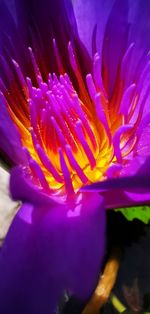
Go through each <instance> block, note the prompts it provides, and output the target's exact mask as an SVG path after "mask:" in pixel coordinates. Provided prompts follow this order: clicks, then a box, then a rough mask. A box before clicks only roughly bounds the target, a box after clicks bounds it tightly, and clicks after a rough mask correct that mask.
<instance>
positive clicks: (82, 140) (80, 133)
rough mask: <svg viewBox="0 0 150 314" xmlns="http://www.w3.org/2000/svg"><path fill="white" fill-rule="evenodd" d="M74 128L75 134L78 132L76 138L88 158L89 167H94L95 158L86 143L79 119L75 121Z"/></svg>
mask: <svg viewBox="0 0 150 314" xmlns="http://www.w3.org/2000/svg"><path fill="white" fill-rule="evenodd" d="M76 130H77V134H78V138H79V141H80V143H81V144H82V147H83V149H84V151H85V154H86V156H87V158H88V160H89V163H90V165H91V169H94V167H95V166H96V162H95V158H94V156H93V153H92V151H91V150H90V147H89V146H88V143H87V142H86V140H85V137H84V134H83V130H82V123H81V121H77V123H76Z"/></svg>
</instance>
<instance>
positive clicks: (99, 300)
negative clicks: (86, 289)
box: [82, 248, 120, 314]
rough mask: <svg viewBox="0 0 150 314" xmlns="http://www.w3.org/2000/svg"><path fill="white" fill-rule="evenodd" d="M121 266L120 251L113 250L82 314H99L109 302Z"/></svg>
mask: <svg viewBox="0 0 150 314" xmlns="http://www.w3.org/2000/svg"><path fill="white" fill-rule="evenodd" d="M119 265H120V250H119V249H116V248H115V249H113V251H112V253H111V255H110V257H109V259H108V261H107V263H106V266H105V268H104V272H103V274H102V276H101V277H100V280H99V282H98V285H97V287H96V289H95V291H94V293H93V295H92V296H91V298H90V300H89V302H88V304H87V305H86V307H85V308H84V310H83V311H82V314H98V313H99V310H100V309H101V308H102V306H103V305H104V304H105V303H106V302H107V300H108V298H109V296H110V293H111V290H112V288H113V286H114V284H115V281H116V278H117V274H118V269H119Z"/></svg>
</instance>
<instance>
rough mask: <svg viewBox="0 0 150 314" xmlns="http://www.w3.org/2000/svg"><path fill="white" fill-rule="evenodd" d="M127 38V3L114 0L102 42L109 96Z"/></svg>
mask: <svg viewBox="0 0 150 314" xmlns="http://www.w3.org/2000/svg"><path fill="white" fill-rule="evenodd" d="M127 36H128V1H120V0H116V1H115V4H114V6H113V9H112V11H111V14H110V16H109V19H108V22H107V25H106V30H105V34H104V42H103V50H102V52H103V65H104V71H107V72H108V83H107V82H105V84H108V94H109V96H111V94H112V91H113V88H114V84H115V80H116V76H117V70H118V66H119V64H120V63H121V60H122V57H123V55H124V53H125V51H126V45H127Z"/></svg>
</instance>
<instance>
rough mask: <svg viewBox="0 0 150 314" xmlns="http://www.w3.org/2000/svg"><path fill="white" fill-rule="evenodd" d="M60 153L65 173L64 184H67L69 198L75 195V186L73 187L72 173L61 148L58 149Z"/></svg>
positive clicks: (62, 168)
mask: <svg viewBox="0 0 150 314" xmlns="http://www.w3.org/2000/svg"><path fill="white" fill-rule="evenodd" d="M58 152H59V158H60V165H61V170H62V173H63V177H64V182H65V188H66V192H67V194H68V197H70V196H72V195H74V189H73V185H72V180H71V178H70V172H69V170H68V167H67V165H66V162H65V159H64V156H63V153H62V150H61V149H60V148H59V149H58Z"/></svg>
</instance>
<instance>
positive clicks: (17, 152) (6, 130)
mask: <svg viewBox="0 0 150 314" xmlns="http://www.w3.org/2000/svg"><path fill="white" fill-rule="evenodd" d="M0 150H1V151H2V154H4V155H6V156H7V157H8V158H9V160H10V161H11V162H12V163H13V164H18V163H21V164H24V163H25V161H26V158H25V155H24V152H23V151H22V144H21V140H20V136H19V132H18V131H17V128H16V127H15V125H14V124H13V122H12V120H11V118H10V116H9V113H8V111H7V109H6V104H5V102H4V99H3V97H2V96H1V95H0Z"/></svg>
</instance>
